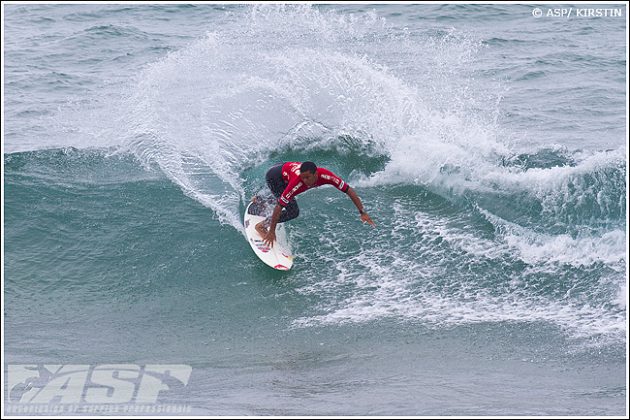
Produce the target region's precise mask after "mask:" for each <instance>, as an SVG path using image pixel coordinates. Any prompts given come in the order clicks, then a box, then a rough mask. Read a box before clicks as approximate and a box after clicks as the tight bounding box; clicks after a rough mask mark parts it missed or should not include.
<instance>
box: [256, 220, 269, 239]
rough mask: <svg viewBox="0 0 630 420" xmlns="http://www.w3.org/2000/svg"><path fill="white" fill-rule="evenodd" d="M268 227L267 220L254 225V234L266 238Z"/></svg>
mask: <svg viewBox="0 0 630 420" xmlns="http://www.w3.org/2000/svg"><path fill="white" fill-rule="evenodd" d="M268 227H269V224H268V223H267V219H265V220H263V221H262V222H259V223H256V232H258V234H259V235H260V237H261V238H264V237H265V236H267V231H268V229H267V228H268Z"/></svg>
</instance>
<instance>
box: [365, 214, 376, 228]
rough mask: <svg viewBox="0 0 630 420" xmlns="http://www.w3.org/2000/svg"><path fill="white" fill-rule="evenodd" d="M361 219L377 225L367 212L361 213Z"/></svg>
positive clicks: (374, 225)
mask: <svg viewBox="0 0 630 420" xmlns="http://www.w3.org/2000/svg"><path fill="white" fill-rule="evenodd" d="M361 221H362V222H363V223H367V224H369V225H370V226H372V227H376V224H375V223H374V222H373V221H372V219H371V218H370V215H369V214H367V213H365V212H363V213H362V214H361Z"/></svg>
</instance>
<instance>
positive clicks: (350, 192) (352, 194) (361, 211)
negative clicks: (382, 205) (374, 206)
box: [346, 187, 376, 227]
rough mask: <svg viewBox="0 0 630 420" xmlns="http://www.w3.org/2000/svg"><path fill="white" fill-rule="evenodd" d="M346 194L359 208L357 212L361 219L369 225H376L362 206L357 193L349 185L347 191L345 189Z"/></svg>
mask: <svg viewBox="0 0 630 420" xmlns="http://www.w3.org/2000/svg"><path fill="white" fill-rule="evenodd" d="M346 194H348V195H349V196H350V199H351V200H352V202H353V203H354V205H355V206H357V209H358V210H359V214H360V215H361V221H363V222H364V223H367V224H369V225H371V226H372V227H376V224H375V223H374V222H373V221H372V219H371V218H370V216H369V215H368V214H367V212H366V211H365V209H364V208H363V203H362V202H361V199H360V198H359V196H358V195H357V193H356V192H355V191H354V189H353V188H352V187H349V188H348V191H346Z"/></svg>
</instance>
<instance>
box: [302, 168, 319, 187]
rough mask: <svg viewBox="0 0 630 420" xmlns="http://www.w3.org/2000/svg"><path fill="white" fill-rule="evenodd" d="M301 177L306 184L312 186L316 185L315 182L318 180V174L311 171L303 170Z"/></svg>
mask: <svg viewBox="0 0 630 420" xmlns="http://www.w3.org/2000/svg"><path fill="white" fill-rule="evenodd" d="M300 179H301V180H302V182H303V183H305V184H306V186H308V187H312V186H313V185H315V182H317V174H314V173H313V172H309V171H306V172H302V173H301V174H300Z"/></svg>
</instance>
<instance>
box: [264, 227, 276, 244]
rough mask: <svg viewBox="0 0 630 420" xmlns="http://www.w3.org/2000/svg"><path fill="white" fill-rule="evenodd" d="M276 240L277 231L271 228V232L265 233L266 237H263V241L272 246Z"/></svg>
mask: <svg viewBox="0 0 630 420" xmlns="http://www.w3.org/2000/svg"><path fill="white" fill-rule="evenodd" d="M275 240H276V232H275V231H272V230H270V231H269V232H267V234H266V235H265V237H264V238H263V242H264V243H265V245H267V246H268V247H272V246H273V243H274V241H275Z"/></svg>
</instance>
